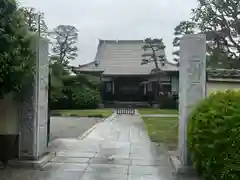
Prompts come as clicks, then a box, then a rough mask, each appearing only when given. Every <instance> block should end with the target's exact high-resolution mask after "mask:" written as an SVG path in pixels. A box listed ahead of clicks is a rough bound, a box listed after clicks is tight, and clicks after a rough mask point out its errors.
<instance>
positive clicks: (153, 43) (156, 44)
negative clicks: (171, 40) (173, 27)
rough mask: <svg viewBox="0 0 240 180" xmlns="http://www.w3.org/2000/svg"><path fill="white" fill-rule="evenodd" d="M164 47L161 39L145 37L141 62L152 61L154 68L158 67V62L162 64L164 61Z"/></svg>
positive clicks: (147, 62)
mask: <svg viewBox="0 0 240 180" xmlns="http://www.w3.org/2000/svg"><path fill="white" fill-rule="evenodd" d="M165 47H166V46H165V45H164V42H163V39H151V38H147V39H145V45H144V46H143V47H142V48H143V50H144V51H145V52H144V53H143V54H142V57H143V60H142V63H141V64H142V65H144V64H149V63H154V65H155V68H156V69H159V63H160V65H161V66H164V64H165V62H166V57H165V53H164V49H165Z"/></svg>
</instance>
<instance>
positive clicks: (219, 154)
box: [188, 90, 240, 180]
mask: <svg viewBox="0 0 240 180" xmlns="http://www.w3.org/2000/svg"><path fill="white" fill-rule="evenodd" d="M188 145H189V150H190V151H191V152H192V154H193V157H192V158H193V161H194V165H195V168H196V169H197V171H198V172H199V173H200V174H201V175H202V176H203V177H204V178H206V179H209V180H226V179H227V180H237V179H240V92H239V91H230V90H229V91H226V92H217V93H214V94H212V95H210V96H209V97H207V98H206V99H205V100H203V101H202V102H200V103H199V104H198V105H197V107H196V108H195V109H194V111H193V112H192V113H191V115H190V116H189V123H188Z"/></svg>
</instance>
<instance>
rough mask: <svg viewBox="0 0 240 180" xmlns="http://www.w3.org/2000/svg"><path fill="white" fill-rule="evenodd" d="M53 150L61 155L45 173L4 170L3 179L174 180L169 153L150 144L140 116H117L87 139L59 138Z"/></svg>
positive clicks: (47, 167) (46, 168)
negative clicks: (110, 158)
mask: <svg viewBox="0 0 240 180" xmlns="http://www.w3.org/2000/svg"><path fill="white" fill-rule="evenodd" d="M50 149H51V151H54V152H56V154H57V156H56V157H55V158H54V159H53V160H52V161H51V162H49V163H48V164H47V165H45V166H44V167H43V168H42V169H41V170H30V169H29V170H27V169H22V170H21V169H7V170H0V180H32V179H33V180H110V179H111V180H113V179H114V180H173V179H174V178H173V174H174V173H173V172H174V170H173V169H172V166H171V165H170V163H169V159H168V155H167V150H166V149H165V148H164V147H163V146H162V145H156V144H154V143H151V142H150V140H149V138H148V135H147V132H146V130H145V127H144V123H143V121H142V120H141V118H140V116H138V115H136V116H130V115H129V116H127V115H121V116H117V115H116V116H115V117H113V118H111V119H108V120H106V121H104V122H100V123H98V124H97V125H96V126H95V128H94V129H93V131H92V132H91V133H90V134H88V136H87V137H86V138H85V139H83V140H80V139H58V140H55V141H53V142H52V143H51V147H50ZM108 156H112V157H113V159H112V160H109V159H108V158H107V157H108Z"/></svg>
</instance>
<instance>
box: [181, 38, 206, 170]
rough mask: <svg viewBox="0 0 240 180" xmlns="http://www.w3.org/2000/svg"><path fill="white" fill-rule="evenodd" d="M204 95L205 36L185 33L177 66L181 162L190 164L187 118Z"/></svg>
mask: <svg viewBox="0 0 240 180" xmlns="http://www.w3.org/2000/svg"><path fill="white" fill-rule="evenodd" d="M205 95H206V37H205V35H202V34H198V35H186V36H184V37H183V38H182V40H181V43H180V68H179V111H180V116H179V117H180V119H179V150H180V153H181V162H182V164H183V165H184V166H188V165H190V163H191V162H190V160H189V153H188V147H187V120H188V116H189V113H190V112H191V111H192V109H193V108H194V106H195V105H196V103H197V102H198V101H200V100H201V99H203V98H204V97H205Z"/></svg>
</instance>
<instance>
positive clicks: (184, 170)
mask: <svg viewBox="0 0 240 180" xmlns="http://www.w3.org/2000/svg"><path fill="white" fill-rule="evenodd" d="M169 162H170V163H171V164H172V166H173V168H174V169H175V173H176V176H177V177H194V178H198V174H197V172H196V170H195V169H194V168H193V167H192V166H184V165H183V164H182V162H181V161H180V159H179V158H177V157H176V156H170V157H169Z"/></svg>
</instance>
